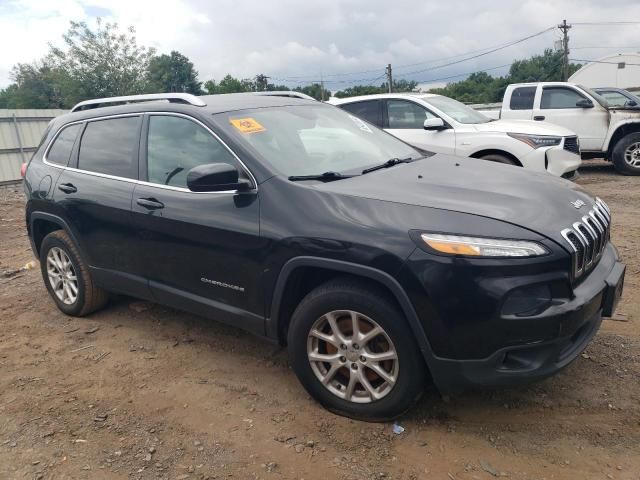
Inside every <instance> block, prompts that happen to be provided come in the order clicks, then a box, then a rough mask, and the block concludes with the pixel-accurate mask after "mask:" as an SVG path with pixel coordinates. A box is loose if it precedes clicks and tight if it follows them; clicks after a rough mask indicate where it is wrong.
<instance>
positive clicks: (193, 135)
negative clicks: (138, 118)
mask: <svg viewBox="0 0 640 480" xmlns="http://www.w3.org/2000/svg"><path fill="white" fill-rule="evenodd" d="M207 163H228V164H230V165H233V166H236V167H237V166H238V165H237V162H236V159H235V158H234V157H233V155H232V154H231V152H229V150H228V149H227V148H226V147H225V146H224V145H223V144H222V143H220V141H219V140H218V139H217V138H215V137H214V136H213V135H211V133H209V132H208V131H207V130H206V129H205V128H203V127H202V126H200V125H198V124H197V123H196V122H193V121H191V120H189V119H187V118H183V117H176V116H172V115H150V116H149V134H148V136H147V178H148V181H149V182H152V183H158V184H160V185H171V186H173V187H181V188H187V174H188V173H189V170H191V169H192V168H194V167H197V166H199V165H204V164H207Z"/></svg>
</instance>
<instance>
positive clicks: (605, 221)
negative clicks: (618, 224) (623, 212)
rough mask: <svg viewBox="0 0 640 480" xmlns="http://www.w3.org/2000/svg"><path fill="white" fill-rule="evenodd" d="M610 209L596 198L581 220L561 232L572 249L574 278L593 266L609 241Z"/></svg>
mask: <svg viewBox="0 0 640 480" xmlns="http://www.w3.org/2000/svg"><path fill="white" fill-rule="evenodd" d="M610 227H611V211H610V210H609V207H608V206H607V204H606V203H604V202H603V201H602V200H600V199H599V198H596V203H595V204H594V206H593V208H592V209H591V210H589V212H588V213H587V215H585V216H584V217H582V219H581V221H579V222H575V223H574V224H573V225H572V226H571V227H570V228H565V229H564V230H563V231H562V232H561V233H562V236H563V237H564V239H565V240H566V241H567V242H568V243H569V247H570V249H571V251H572V254H571V258H572V263H573V277H574V278H575V279H577V278H579V277H581V276H582V275H583V274H585V273H587V272H588V271H590V270H591V269H592V268H593V267H595V266H596V265H597V263H598V261H599V260H600V257H601V256H602V252H604V249H605V247H606V246H607V243H608V242H609V236H610Z"/></svg>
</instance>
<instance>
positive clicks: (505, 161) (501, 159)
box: [480, 153, 519, 167]
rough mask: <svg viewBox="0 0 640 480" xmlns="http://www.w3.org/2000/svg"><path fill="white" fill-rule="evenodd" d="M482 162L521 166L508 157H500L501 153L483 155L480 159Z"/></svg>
mask: <svg viewBox="0 0 640 480" xmlns="http://www.w3.org/2000/svg"><path fill="white" fill-rule="evenodd" d="M480 158H481V159H482V160H488V161H490V162H496V163H503V164H505V165H513V166H514V167H517V166H519V165H518V164H517V163H516V162H515V161H514V160H513V159H511V158H509V157H507V156H506V155H500V154H499V153H490V154H489V155H483V156H482V157H480Z"/></svg>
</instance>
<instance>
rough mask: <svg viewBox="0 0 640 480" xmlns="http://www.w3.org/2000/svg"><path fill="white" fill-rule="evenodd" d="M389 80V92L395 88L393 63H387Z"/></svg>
mask: <svg viewBox="0 0 640 480" xmlns="http://www.w3.org/2000/svg"><path fill="white" fill-rule="evenodd" d="M386 72H387V82H388V83H389V93H391V90H392V88H393V76H392V75H391V64H388V65H387V70H386Z"/></svg>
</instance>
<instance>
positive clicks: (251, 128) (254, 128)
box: [231, 118, 267, 133]
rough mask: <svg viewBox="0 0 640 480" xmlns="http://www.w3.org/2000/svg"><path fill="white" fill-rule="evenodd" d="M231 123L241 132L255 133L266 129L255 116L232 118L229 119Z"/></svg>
mask: <svg viewBox="0 0 640 480" xmlns="http://www.w3.org/2000/svg"><path fill="white" fill-rule="evenodd" d="M231 124H232V125H233V126H234V127H236V128H237V129H238V130H240V131H241V132H242V133H257V132H264V131H266V130H267V129H266V128H264V127H263V126H262V125H260V124H259V123H258V122H257V121H256V119H255V118H234V119H233V120H231Z"/></svg>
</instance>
